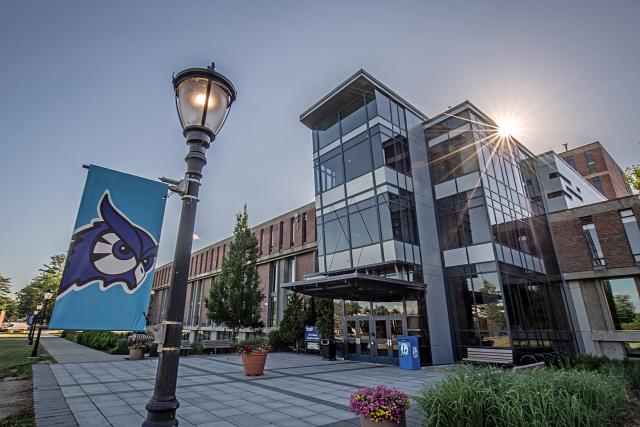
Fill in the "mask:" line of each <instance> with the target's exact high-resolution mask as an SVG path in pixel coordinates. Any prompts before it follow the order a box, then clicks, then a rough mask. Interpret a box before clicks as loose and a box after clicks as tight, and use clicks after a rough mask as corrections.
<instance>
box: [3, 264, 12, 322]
mask: <svg viewBox="0 0 640 427" xmlns="http://www.w3.org/2000/svg"><path fill="white" fill-rule="evenodd" d="M9 293H11V278H10V277H4V276H3V275H2V274H0V310H4V311H5V312H6V316H7V319H8V318H9V317H10V316H11V315H12V314H13V312H14V311H15V301H14V300H13V298H11V297H10V296H9Z"/></svg>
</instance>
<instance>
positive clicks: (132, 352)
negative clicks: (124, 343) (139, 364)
mask: <svg viewBox="0 0 640 427" xmlns="http://www.w3.org/2000/svg"><path fill="white" fill-rule="evenodd" d="M142 359H144V350H143V349H141V348H130V349H129V360H142Z"/></svg>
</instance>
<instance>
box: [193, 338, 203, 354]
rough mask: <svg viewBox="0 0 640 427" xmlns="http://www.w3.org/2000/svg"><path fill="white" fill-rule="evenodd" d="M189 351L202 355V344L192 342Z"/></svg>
mask: <svg viewBox="0 0 640 427" xmlns="http://www.w3.org/2000/svg"><path fill="white" fill-rule="evenodd" d="M191 349H192V350H193V353H194V354H202V353H203V351H202V343H201V342H200V341H194V342H192V343H191Z"/></svg>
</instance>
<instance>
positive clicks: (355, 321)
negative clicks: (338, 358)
mask: <svg viewBox="0 0 640 427" xmlns="http://www.w3.org/2000/svg"><path fill="white" fill-rule="evenodd" d="M345 326H346V334H345V337H344V345H343V351H344V358H345V359H347V360H359V361H363V362H371V332H370V331H371V328H370V321H369V317H345Z"/></svg>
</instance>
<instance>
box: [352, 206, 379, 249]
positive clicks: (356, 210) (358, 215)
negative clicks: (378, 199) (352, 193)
mask: <svg viewBox="0 0 640 427" xmlns="http://www.w3.org/2000/svg"><path fill="white" fill-rule="evenodd" d="M349 222H350V230H351V248H352V249H354V248H359V247H362V246H369V245H372V244H374V243H378V242H379V241H380V233H379V230H378V212H377V210H376V206H375V199H374V198H371V199H368V200H365V201H362V202H360V203H356V204H354V205H351V206H349Z"/></svg>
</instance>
